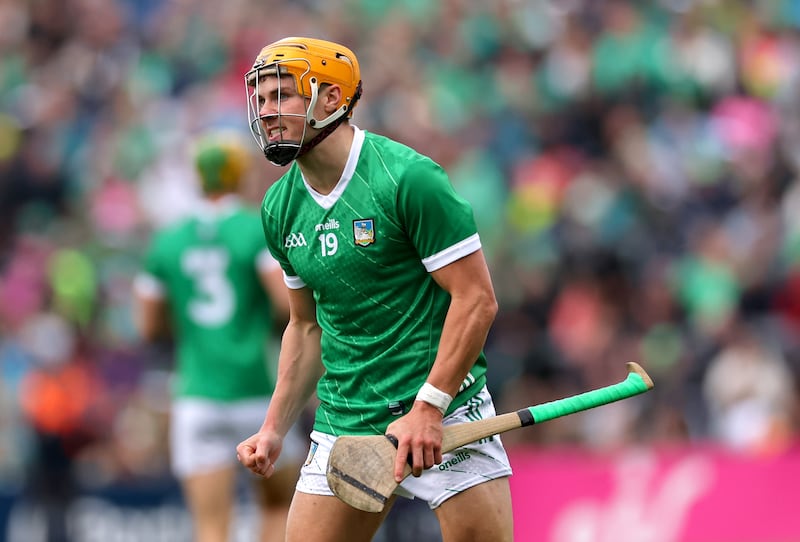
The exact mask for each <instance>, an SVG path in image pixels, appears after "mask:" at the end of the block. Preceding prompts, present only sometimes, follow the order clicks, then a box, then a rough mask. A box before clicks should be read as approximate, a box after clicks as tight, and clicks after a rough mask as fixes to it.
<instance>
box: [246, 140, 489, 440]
mask: <svg viewBox="0 0 800 542" xmlns="http://www.w3.org/2000/svg"><path fill="white" fill-rule="evenodd" d="M354 130H355V135H354V139H353V144H352V147H351V150H350V156H349V158H348V161H347V164H346V166H345V169H344V172H343V174H342V178H341V179H340V180H339V182H338V184H337V185H336V187H335V189H334V190H333V191H332V192H331V193H330V194H327V195H321V194H319V193H318V192H316V191H315V190H314V189H313V188H311V187H310V186H309V185H308V184H307V183H306V182H305V181H304V179H303V176H302V173H301V171H300V169H299V167H298V165H297V164H296V163H295V164H294V165H292V167H291V168H290V169H289V171H287V172H286V174H284V175H283V176H282V177H281V179H279V180H278V182H276V183H275V184H274V185H272V186H271V187H270V189H269V190H268V191H267V193H266V195H265V196H264V201H263V204H262V211H261V217H262V221H263V225H264V231H265V233H266V239H267V245H268V246H269V248H270V251H271V252H272V254H273V256H274V257H275V258H276V259H277V260H278V262H279V263H280V264H281V267H282V268H283V270H284V273H285V280H286V283H287V285H288V286H289V287H290V288H302V287H308V288H310V289H311V290H312V291H313V293H314V298H315V300H316V303H317V320H318V322H319V325H320V327H321V329H322V339H321V340H322V345H321V346H322V361H323V364H324V365H325V369H326V372H325V374H324V376H323V377H322V378H321V380H320V381H319V383H318V386H317V396H318V398H319V400H320V405H319V408H318V410H317V415H316V419H315V425H314V428H315V429H317V430H319V431H322V432H325V433H329V434H334V435H341V434H381V433H383V432H384V430H385V429H386V426H387V425H388V424H389V423H390V422H391V421H392V420H393V419H394V416H397V415H400V414H402V413H404V412H407V411H408V410H409V409H410V408H411V404H412V403H413V401H414V397H415V395H416V393H417V391H418V390H419V388H420V386H421V385H422V384H423V382H424V381H425V379H426V377H427V375H428V373H429V372H430V369H431V366H432V365H433V362H434V359H435V358H436V351H437V349H438V345H439V338H440V336H441V330H442V326H443V324H444V319H445V315H446V313H447V309H448V306H449V302H450V296H449V294H448V293H447V292H446V291H445V290H443V289H442V288H441V287H439V286H438V285H437V284H436V282H435V281H434V280H433V278H432V277H431V275H430V273H431V272H433V271H436V270H438V269H440V268H442V267H444V266H446V265H447V264H449V263H452V262H454V261H456V260H458V259H460V258H462V257H464V256H466V255H468V254H471V253H472V252H475V251H476V250H478V249H480V246H481V245H480V239H479V237H478V234H477V231H476V226H475V220H474V217H473V213H472V208H471V207H470V205H469V204H468V203H467V202H466V201H465V200H464V199H462V198H461V197H460V196H459V195H457V194H456V192H455V191H454V189H453V187H452V186H451V184H450V181H449V179H448V177H447V175H446V173H445V172H444V170H443V169H442V168H441V167H440V166H439V165H437V164H436V163H435V162H433V161H432V160H431V159H429V158H427V157H425V156H423V155H421V154H419V153H417V152H416V151H414V150H413V149H411V148H409V147H407V146H405V145H402V144H400V143H397V142H395V141H392V140H390V139H387V138H385V137H382V136H379V135H376V134H372V133H369V132H366V131H363V130H360V129H358V128H355V127H354ZM485 371H486V360H485V358H484V356H483V354H481V355H480V356H479V358H478V359H477V360H475V365H474V366H473V368H472V370H471V372H470V375H469V376H468V377H467V379H466V380H465V382H464V384H463V385H462V390H461V391H460V393H459V394H458V396H457V397H456V398H455V400H454V401H453V404H452V406H451V410H452V409H454V408H456V407H457V406H460V405H462V404H464V403H465V402H466V401H467V400H469V399H470V398H471V397H472V396H473V395H475V394H476V393H477V392H478V391H480V388H481V387H482V385H483V383H485Z"/></svg>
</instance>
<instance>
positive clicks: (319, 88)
mask: <svg viewBox="0 0 800 542" xmlns="http://www.w3.org/2000/svg"><path fill="white" fill-rule="evenodd" d="M245 79H246V83H247V87H248V94H249V97H250V100H249V116H250V127H251V130H252V131H253V134H254V136H255V138H256V140H257V141H258V142H259V144H260V145H261V147H262V150H263V151H264V153H265V155H266V157H267V159H268V160H269V161H271V162H273V163H275V164H277V165H287V164H289V163H291V162H294V164H293V165H292V167H291V168H290V169H289V171H288V172H287V173H286V174H285V175H284V176H283V177H282V178H281V179H279V180H278V181H277V182H276V183H275V184H273V185H272V186H271V187H270V189H269V190H268V191H267V193H266V195H265V197H264V202H263V204H262V221H263V223H264V229H265V232H266V237H267V244H268V246H269V248H270V251H271V252H272V254H273V255H274V256H275V258H276V259H277V260H278V261H279V262H280V264H281V267H282V268H283V271H284V274H285V281H286V284H287V286H288V287H289V306H290V318H289V324H288V326H287V328H286V331H285V333H284V335H283V342H282V344H281V352H280V359H279V364H278V382H277V385H276V388H275V394H274V395H273V399H272V402H271V403H270V406H269V408H268V409H267V413H266V416H265V418H264V421H263V424H262V425H261V428H260V430H259V431H258V433H256V434H255V435H253V436H252V437H250V438H249V439H247V440H245V441H243V442H242V443H241V444H240V445H239V446H238V448H237V451H238V453H239V458H240V461H242V463H243V464H244V465H245V466H247V467H248V468H250V469H251V470H253V471H254V472H257V473H260V474H263V475H265V476H270V475H273V472H274V469H275V468H276V467H275V462H276V460H278V457H279V454H280V453H281V447H282V445H283V444H284V436H285V435H286V434H287V432H288V431H289V429H290V428H291V427H292V425H293V424H294V423H295V420H296V419H297V418H298V416H299V415H300V414H301V412H302V411H303V409H304V408H305V405H306V402H307V401H308V399H309V398H310V397H311V395H312V393H313V392H314V390H315V389H316V392H317V396H318V399H319V401H320V404H319V407H318V409H317V414H316V419H315V423H314V430H313V431H312V433H311V441H312V442H311V449H310V451H309V454H308V457H307V459H306V463H305V465H304V467H303V469H302V471H301V475H300V480H299V481H298V485H297V491H296V492H295V496H294V499H293V501H292V507H291V510H290V512H289V520H288V526H287V540H288V541H290V542H297V541H301V540H313V541H314V542H322V541H331V542H332V541H337V542H338V541H341V542H345V541H346V542H361V541H367V540H371V539H372V537H373V536H374V535H375V533H376V532H377V530H378V528H379V526H380V524H381V522H382V521H383V519H384V517H385V515H386V513H387V512H388V510H389V508H390V507H391V504H389V505H388V506H387V507H386V508H385V509H384V512H382V513H380V514H373V513H368V512H362V511H359V510H356V509H354V508H351V507H350V506H348V505H346V504H344V503H343V502H342V501H340V500H339V499H337V498H336V497H335V496H333V493H332V492H331V489H330V487H329V486H328V483H327V479H326V476H325V471H326V466H327V457H328V454H329V452H330V449H331V447H332V445H333V442H334V441H335V439H336V438H337V436H340V435H345V434H361V435H369V434H384V433H388V434H392V435H394V436H395V437H396V438H397V441H398V455H397V457H398V460H397V463H396V464H395V476H396V477H399V476H400V475H401V473H402V470H403V467H404V461H405V459H406V458H407V457H410V458H412V460H413V474H414V476H413V477H409V478H407V479H405V480H404V481H403V482H402V483H401V485H400V487H399V492H400V494H402V495H404V496H414V497H417V498H420V499H422V500H424V501H426V502H427V503H428V504H429V506H430V507H431V508H432V509H433V510H434V512H435V514H436V517H437V518H438V520H439V525H440V527H441V530H442V536H443V539H444V541H445V542H457V541H467V540H470V541H476V540H482V541H484V540H485V541H489V540H491V541H492V542H504V541H509V540H511V539H512V534H513V533H512V532H513V526H512V523H513V521H512V513H511V495H510V490H509V482H508V476H510V474H511V468H510V466H509V462H508V458H507V456H506V452H505V450H504V448H503V445H502V443H501V441H500V439H499V438H498V437H494V438H491V439H487V440H485V441H482V442H480V443H475V444H471V445H469V446H466V447H464V448H460V449H457V450H454V451H453V452H451V453H446V454H442V452H441V444H442V427H443V424H451V423H458V422H465V421H468V420H474V419H478V418H485V417H489V416H493V415H494V414H495V409H494V405H493V403H492V397H491V395H490V394H489V392H488V390H487V388H486V385H485V384H486V358H485V356H484V354H483V346H484V342H485V340H486V337H487V334H488V332H489V328H490V326H491V324H492V322H493V321H494V317H495V314H496V311H497V301H496V299H495V295H494V289H493V286H492V282H491V279H490V276H489V271H488V267H487V264H486V261H485V259H484V255H483V251H482V249H481V242H480V238H479V236H478V233H477V229H476V225H475V221H474V218H473V212H472V208H471V207H470V205H469V204H468V203H467V202H466V201H465V200H464V199H463V198H461V197H460V196H458V195H457V194H456V193H455V191H454V190H453V187H452V186H451V184H450V181H449V178H448V176H447V174H446V173H445V172H444V170H443V169H442V168H441V167H440V166H439V165H438V164H436V163H434V162H433V161H432V160H431V159H429V158H428V157H426V156H423V155H421V154H419V153H417V152H416V151H414V150H413V149H410V148H409V147H407V146H404V145H402V144H400V143H397V142H395V141H392V140H390V139H387V138H385V137H382V136H379V135H376V134H372V133H368V132H366V131H363V130H361V129H359V128H357V127H355V126H354V125H352V124H350V122H349V118H350V115H351V113H352V110H353V108H354V107H355V105H356V102H357V100H358V99H359V96H360V94H361V77H360V71H359V66H358V61H357V59H356V57H355V55H354V54H353V52H352V51H350V50H349V49H347V48H346V47H343V46H341V45H339V44H336V43H331V42H327V41H323V40H316V39H309V38H286V39H284V40H281V41H278V42H275V43H273V44H271V45H268V46H267V47H265V48H264V49H262V50H261V52H260V53H259V55H258V57H257V59H256V62H255V64H254V66H253V69H252V70H251V71H250V72H248V73H247V74H246V76H245ZM435 464H437V465H439V467H438V468H431V467H432V466H433V465H435ZM391 501H392V502H393V501H394V498H393V499H392V500H391Z"/></svg>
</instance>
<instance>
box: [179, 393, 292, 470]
mask: <svg viewBox="0 0 800 542" xmlns="http://www.w3.org/2000/svg"><path fill="white" fill-rule="evenodd" d="M268 405H269V400H268V399H266V398H257V399H247V400H243V401H232V402H223V401H211V400H208V399H202V398H198V397H185V398H178V399H176V400H175V401H174V402H173V403H172V411H171V419H170V455H171V463H172V470H173V473H174V474H175V476H177V477H178V478H184V477H186V476H189V475H192V474H199V473H203V472H208V471H212V470H216V469H220V468H225V467H229V466H232V465H234V464H237V460H236V446H237V445H238V444H239V443H240V442H241V441H243V440H244V439H246V438H247V437H249V436H251V435H253V434H254V433H256V432H257V431H258V428H259V427H261V424H262V423H263V422H264V414H266V412H267V406H268ZM304 453H305V439H304V438H303V437H302V435H301V434H300V432H299V431H298V430H297V429H296V428H293V429H292V430H291V431H290V432H289V433H288V434H287V435H286V438H285V439H284V442H283V451H282V452H281V456H280V458H279V459H278V466H280V464H281V463H282V462H285V461H289V460H293V461H295V462H299V461H300V460H301V459H302V457H303V454H304Z"/></svg>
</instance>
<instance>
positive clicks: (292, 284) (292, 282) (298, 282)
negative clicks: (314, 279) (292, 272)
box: [283, 271, 306, 290]
mask: <svg viewBox="0 0 800 542" xmlns="http://www.w3.org/2000/svg"><path fill="white" fill-rule="evenodd" d="M283 282H284V284H286V286H287V287H288V288H289V289H291V290H299V289H300V288H305V287H306V283H305V282H303V279H301V278H300V277H290V276H289V275H287V274H286V271H284V272H283Z"/></svg>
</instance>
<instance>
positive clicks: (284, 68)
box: [245, 37, 361, 165]
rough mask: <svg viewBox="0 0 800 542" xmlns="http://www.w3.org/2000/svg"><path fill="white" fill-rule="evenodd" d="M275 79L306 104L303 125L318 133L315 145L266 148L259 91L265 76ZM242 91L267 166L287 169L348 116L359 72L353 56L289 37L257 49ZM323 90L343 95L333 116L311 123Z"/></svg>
mask: <svg viewBox="0 0 800 542" xmlns="http://www.w3.org/2000/svg"><path fill="white" fill-rule="evenodd" d="M276 74H280V75H289V76H291V77H292V78H293V79H294V82H295V87H296V88H297V92H298V93H299V94H301V95H302V96H304V97H306V98H308V99H309V104H308V107H307V109H306V114H305V117H306V121H307V124H308V126H311V127H312V128H316V129H319V130H322V133H320V134H319V135H318V136H317V137H315V138H314V139H313V140H311V141H309V142H307V143H303V142H302V141H299V142H289V141H280V142H273V143H272V144H269V143H268V138H267V137H266V135H265V134H264V133H263V129H262V126H261V116H260V108H259V102H258V98H259V94H258V85H259V81H260V80H261V79H262V78H263V77H264V76H267V75H276ZM245 85H246V87H247V93H248V117H249V122H250V131H251V132H252V133H253V136H254V137H255V139H256V142H257V143H258V144H259V146H260V147H261V150H262V151H264V154H265V155H266V156H267V158H268V159H269V160H270V161H271V162H273V163H276V164H278V165H286V164H288V163H289V162H291V161H292V160H294V159H295V158H297V157H299V156H301V155H302V154H304V153H305V152H307V151H308V150H309V149H311V148H312V147H314V146H315V145H316V144H318V143H319V142H320V141H322V140H323V139H324V138H325V137H327V136H328V135H329V134H330V133H331V132H333V130H334V129H335V128H336V127H337V126H338V125H339V124H340V123H341V122H342V121H344V120H345V119H347V118H350V117H351V116H352V114H353V109H354V108H355V106H356V103H357V102H358V99H359V98H360V96H361V70H360V68H359V65H358V59H357V58H356V55H355V54H354V53H353V51H351V50H350V49H348V48H347V47H345V46H343V45H339V44H338V43H334V42H331V41H325V40H320V39H315V38H302V37H291V38H284V39H281V40H278V41H276V42H274V43H271V44H269V45H267V46H266V47H264V48H263V49H261V51H260V52H259V53H258V56H257V57H256V60H255V62H254V63H253V67H252V68H251V69H250V70H249V71H248V72H247V73H246V74H245ZM322 85H339V87H340V88H341V89H342V95H341V99H340V101H339V103H338V104H337V109H336V111H334V112H333V113H331V114H330V115H329V116H328V117H326V118H324V119H317V118H314V106H315V105H316V101H317V97H318V93H319V89H320V87H321V86H322ZM279 115H280V113H279ZM303 136H305V132H304V133H303Z"/></svg>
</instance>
